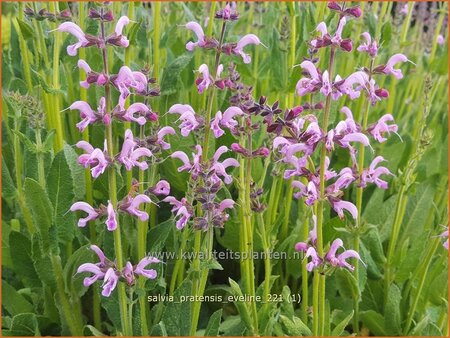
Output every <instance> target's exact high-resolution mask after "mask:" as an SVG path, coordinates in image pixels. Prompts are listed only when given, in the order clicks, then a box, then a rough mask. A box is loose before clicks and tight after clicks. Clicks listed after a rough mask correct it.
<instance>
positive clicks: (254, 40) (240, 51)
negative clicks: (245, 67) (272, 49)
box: [233, 34, 261, 63]
mask: <svg viewBox="0 0 450 338" xmlns="http://www.w3.org/2000/svg"><path fill="white" fill-rule="evenodd" d="M260 43H261V41H260V40H259V38H258V37H257V36H256V35H255V34H247V35H245V36H243V37H242V38H241V39H240V40H239V41H238V43H237V44H236V47H235V48H234V49H233V52H234V53H235V54H237V55H240V56H242V59H243V60H244V63H250V62H251V60H252V59H251V57H250V55H249V54H246V53H244V47H245V46H247V45H250V44H253V45H259V44H260Z"/></svg>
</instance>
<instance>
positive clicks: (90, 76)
mask: <svg viewBox="0 0 450 338" xmlns="http://www.w3.org/2000/svg"><path fill="white" fill-rule="evenodd" d="M78 68H81V69H83V70H84V71H85V72H86V80H85V81H80V86H81V87H83V88H86V89H88V88H89V87H90V85H91V84H93V83H95V84H96V85H99V86H103V85H104V84H106V82H108V78H107V77H106V75H105V74H103V73H96V72H94V71H92V69H91V67H89V65H88V63H87V62H86V61H84V60H82V59H80V60H78Z"/></svg>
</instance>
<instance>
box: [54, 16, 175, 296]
mask: <svg viewBox="0 0 450 338" xmlns="http://www.w3.org/2000/svg"><path fill="white" fill-rule="evenodd" d="M89 17H90V18H91V19H96V20H100V22H101V25H102V36H100V37H96V36H92V35H88V34H85V33H84V32H83V31H82V30H81V28H80V27H79V26H78V25H76V24H75V23H73V22H64V23H62V24H61V25H59V27H58V28H57V30H58V31H60V32H67V33H70V34H72V35H73V36H74V37H75V38H77V39H78V42H77V43H75V44H73V45H69V46H68V47H67V53H68V54H69V55H70V56H75V55H76V54H77V50H78V49H79V48H81V47H89V46H96V47H98V48H99V49H100V50H102V51H103V52H104V51H105V49H106V48H107V46H108V45H113V46H120V47H128V45H129V42H128V39H127V38H126V37H125V36H124V35H123V34H122V31H123V28H124V26H126V25H127V24H129V22H130V20H129V19H128V17H126V16H122V17H121V18H120V19H119V20H118V21H117V24H116V27H115V30H114V33H112V34H111V35H109V36H108V37H105V36H104V29H103V24H104V23H106V22H110V21H113V20H114V17H113V15H112V12H111V11H107V12H105V11H104V8H102V10H101V11H100V12H98V11H97V10H96V9H93V8H92V9H90V11H89ZM105 55H106V53H104V58H105ZM104 61H105V60H104ZM78 67H79V68H81V69H83V70H84V71H85V72H86V77H87V78H86V80H85V81H82V82H80V85H81V86H82V87H84V88H89V87H90V85H93V84H94V85H97V86H112V87H114V88H116V89H117V90H118V91H119V92H120V96H119V102H118V104H117V105H116V106H115V107H114V108H113V109H112V110H111V111H107V108H106V107H107V106H108V104H107V101H106V100H108V97H102V98H101V99H100V102H99V105H98V108H97V110H96V111H95V110H93V109H92V108H91V106H90V105H89V104H88V103H87V102H84V101H76V102H74V103H73V104H72V105H71V106H70V107H69V109H71V110H79V112H80V117H81V119H82V121H81V122H80V123H78V124H77V127H78V129H79V130H80V131H83V130H85V129H86V128H87V127H88V126H89V125H90V124H94V123H97V122H98V123H103V124H104V125H105V126H107V125H110V124H111V123H112V118H115V119H117V120H119V121H130V122H136V123H137V124H138V125H140V126H142V125H144V124H146V123H147V122H148V121H156V120H157V118H158V115H157V114H156V113H154V112H152V110H151V109H150V108H149V107H148V106H147V104H144V103H133V104H131V105H130V106H129V107H128V108H127V109H125V101H126V99H127V97H128V96H130V94H131V93H132V92H133V93H134V94H135V95H139V96H143V97H149V96H155V95H158V94H159V90H158V89H157V88H150V87H151V85H152V84H154V83H155V79H148V77H147V75H146V74H145V72H146V71H145V70H144V71H142V72H140V71H132V70H131V69H130V68H129V67H127V66H123V67H121V68H120V70H119V73H118V74H116V75H109V74H108V72H107V70H106V67H105V69H104V70H103V71H102V72H95V71H93V70H92V69H91V67H90V66H89V65H88V63H87V62H86V61H84V60H79V61H78ZM105 96H106V95H105ZM168 134H175V130H174V129H173V128H171V127H164V128H161V129H160V130H159V131H157V133H156V134H155V135H153V136H149V137H147V138H145V139H143V140H140V139H139V138H135V137H134V136H133V133H132V131H131V130H130V129H127V130H126V131H125V137H124V142H123V144H122V149H121V152H120V153H119V154H117V155H115V156H113V158H111V156H110V155H109V154H110V152H108V149H107V140H105V142H104V148H103V150H102V149H100V148H94V146H92V145H91V144H90V143H88V142H86V141H79V142H78V143H77V144H76V146H77V147H78V148H80V149H82V150H83V151H84V152H85V153H84V154H82V155H80V156H79V158H78V163H79V164H81V165H82V166H83V167H85V168H91V174H92V177H93V178H97V177H99V176H100V175H101V174H103V173H104V172H105V171H106V169H107V168H108V167H110V166H112V165H113V164H114V163H117V164H119V165H123V166H124V167H125V169H126V170H128V171H129V170H132V168H133V167H138V168H139V169H140V170H146V169H148V163H147V162H146V161H145V160H144V158H149V157H152V156H153V157H156V156H157V154H158V153H160V152H161V151H162V150H167V149H169V148H170V144H168V143H167V142H165V141H164V137H165V136H166V135H168ZM112 170H114V169H112ZM169 192H170V185H169V183H168V182H167V181H164V180H162V181H160V182H158V183H157V184H156V185H155V186H154V187H151V188H149V189H147V190H146V191H145V194H136V193H134V192H130V193H129V194H128V195H127V196H126V197H125V198H124V199H123V200H121V201H119V202H118V203H117V206H116V208H114V206H113V204H112V203H111V202H110V201H108V204H107V206H104V205H103V204H101V205H100V206H99V207H98V208H94V207H92V206H91V205H89V204H88V203H86V202H82V201H79V202H76V203H74V204H73V205H72V207H71V208H70V210H71V211H73V212H75V211H83V212H85V213H87V217H85V218H80V219H79V221H78V226H79V227H85V226H86V225H87V223H88V222H89V221H93V220H96V219H98V218H100V217H103V216H106V220H105V223H106V227H107V230H109V231H119V230H118V222H117V213H118V212H119V211H121V212H124V213H128V214H129V215H131V216H135V217H137V218H139V219H140V220H141V221H146V220H147V219H148V218H149V215H148V213H146V212H145V211H142V210H140V209H139V207H140V206H141V205H142V204H143V203H155V202H153V201H152V199H151V197H154V199H155V200H157V198H156V197H157V196H167V195H168V194H169ZM91 249H92V250H93V251H94V252H95V253H96V254H97V256H98V257H99V260H100V262H98V263H95V264H92V263H86V264H83V265H81V266H80V267H79V268H78V273H86V272H87V273H91V274H92V276H91V277H86V278H85V279H84V285H85V286H89V285H91V284H93V283H94V282H95V281H97V280H103V284H102V287H103V292H102V295H103V296H105V297H109V296H110V295H111V292H112V291H113V290H114V288H115V287H116V285H117V283H118V281H120V280H122V281H124V282H126V283H127V284H128V285H130V286H131V285H133V284H134V283H135V275H141V276H144V277H146V278H150V279H154V278H156V277H157V273H156V271H155V270H154V269H150V270H146V269H145V268H146V267H147V266H148V265H150V264H154V263H159V260H158V259H156V258H154V257H145V258H143V259H142V260H141V261H140V262H139V263H138V264H137V265H135V266H133V265H132V264H131V263H130V262H127V263H126V264H125V265H124V267H123V269H121V270H120V269H119V268H118V266H117V265H116V263H114V262H112V261H110V260H109V259H107V258H106V257H105V255H104V254H103V252H102V251H101V250H100V248H99V247H97V246H96V245H92V246H91Z"/></svg>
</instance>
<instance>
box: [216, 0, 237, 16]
mask: <svg viewBox="0 0 450 338" xmlns="http://www.w3.org/2000/svg"><path fill="white" fill-rule="evenodd" d="M214 17H215V18H216V19H222V20H226V21H234V20H237V19H239V13H238V12H237V11H236V2H234V1H232V2H231V3H230V2H228V3H227V4H226V5H225V7H224V8H223V9H219V10H218V11H217V12H216V13H215V16H214Z"/></svg>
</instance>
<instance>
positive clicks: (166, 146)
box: [156, 126, 175, 150]
mask: <svg viewBox="0 0 450 338" xmlns="http://www.w3.org/2000/svg"><path fill="white" fill-rule="evenodd" d="M166 135H175V130H174V129H173V128H172V127H168V126H167V127H162V128H161V129H160V130H159V131H158V134H157V139H156V144H158V145H160V146H161V148H162V149H163V150H167V149H170V144H169V143H167V142H166V141H164V137H165V136H166Z"/></svg>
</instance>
